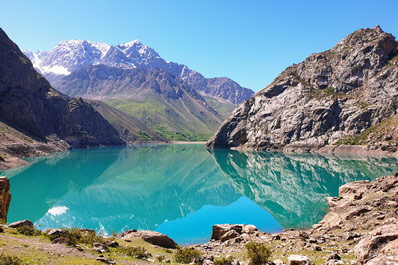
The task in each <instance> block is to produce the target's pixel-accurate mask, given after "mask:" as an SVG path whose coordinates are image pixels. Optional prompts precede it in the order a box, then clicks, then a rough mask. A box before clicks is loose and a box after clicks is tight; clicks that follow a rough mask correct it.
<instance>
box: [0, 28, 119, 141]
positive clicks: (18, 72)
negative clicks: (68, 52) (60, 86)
mask: <svg viewBox="0 0 398 265" xmlns="http://www.w3.org/2000/svg"><path fill="white" fill-rule="evenodd" d="M0 95H1V97H0V121H1V122H4V123H5V124H7V125H8V126H11V127H12V128H15V129H17V130H19V131H21V132H23V133H24V134H27V135H29V136H31V137H33V138H34V139H38V140H40V141H42V142H47V141H59V140H64V141H65V142H67V143H68V144H69V145H71V146H73V147H87V146H98V145H120V144H123V141H122V140H120V138H119V135H118V132H117V131H116V130H115V129H114V128H113V127H112V126H111V125H110V124H109V123H108V122H107V121H106V120H105V119H104V118H103V117H102V116H101V115H100V114H99V113H98V112H96V111H95V110H94V109H93V108H92V107H91V106H90V105H89V104H88V103H86V102H84V101H83V100H81V99H74V98H70V97H67V96H65V95H62V94H60V93H58V92H57V91H56V90H54V89H53V88H52V87H51V86H50V84H49V83H48V82H47V80H46V79H45V78H44V77H42V76H41V75H40V74H38V73H37V72H36V71H35V70H34V68H33V65H32V63H31V62H30V61H29V59H28V58H27V57H26V56H25V55H24V54H23V53H22V52H21V51H20V50H19V48H18V46H17V45H16V44H15V43H13V42H12V41H11V40H10V39H9V38H8V37H7V35H6V34H5V33H4V31H2V30H1V29H0Z"/></svg>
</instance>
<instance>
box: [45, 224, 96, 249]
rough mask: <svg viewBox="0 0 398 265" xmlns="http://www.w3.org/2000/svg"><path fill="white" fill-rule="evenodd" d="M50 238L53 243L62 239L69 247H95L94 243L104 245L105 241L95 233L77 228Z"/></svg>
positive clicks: (66, 230)
mask: <svg viewBox="0 0 398 265" xmlns="http://www.w3.org/2000/svg"><path fill="white" fill-rule="evenodd" d="M49 238H50V240H51V241H53V240H54V239H56V238H62V239H63V241H64V243H65V244H67V245H68V246H76V245H77V244H89V245H93V244H94V243H104V239H103V238H102V237H101V236H97V234H96V233H95V232H94V231H91V230H83V231H82V230H79V229H77V228H70V229H65V230H64V231H63V233H62V234H61V235H51V236H49Z"/></svg>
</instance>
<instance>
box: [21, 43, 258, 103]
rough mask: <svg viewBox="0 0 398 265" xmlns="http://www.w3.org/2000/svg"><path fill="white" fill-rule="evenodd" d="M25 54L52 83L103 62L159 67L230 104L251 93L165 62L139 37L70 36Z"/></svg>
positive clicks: (225, 80)
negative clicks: (111, 40)
mask: <svg viewBox="0 0 398 265" xmlns="http://www.w3.org/2000/svg"><path fill="white" fill-rule="evenodd" d="M25 54H26V56H28V57H29V58H30V59H31V60H32V62H33V65H34V67H35V68H36V69H37V70H38V71H39V72H40V73H41V74H43V75H44V76H45V77H46V78H47V79H48V80H49V81H50V82H51V83H53V82H56V81H59V80H60V79H61V78H63V77H64V76H67V75H69V74H71V73H72V72H74V71H77V70H79V69H81V68H84V67H88V66H93V65H98V64H103V65H106V66H110V67H115V68H119V69H134V68H139V69H145V70H153V69H161V70H163V71H165V72H167V73H169V74H172V75H174V76H176V77H177V78H180V79H182V81H184V82H187V83H188V84H189V85H190V86H192V88H193V89H195V90H197V91H198V92H201V93H203V94H205V95H210V96H212V97H215V98H221V99H223V100H227V101H229V102H231V103H233V104H238V103H241V102H243V101H245V100H247V99H248V98H250V97H251V96H252V95H253V94H254V92H253V91H252V90H250V89H247V88H244V87H241V86H240V85H239V84H237V83H236V82H234V81H232V80H231V79H229V78H226V77H216V78H210V79H208V78H205V77H204V76H203V75H201V74H200V73H198V72H196V71H193V70H191V69H189V68H188V67H187V66H185V65H182V64H177V63H173V62H167V61H165V60H164V59H163V58H161V57H160V56H159V54H158V53H157V52H156V51H155V50H154V49H152V48H150V47H148V46H145V45H143V44H142V43H141V42H139V41H138V40H135V41H132V42H129V43H124V44H120V45H109V44H106V43H100V42H90V41H85V40H70V41H63V42H60V43H59V44H58V45H57V46H56V47H55V48H54V49H52V50H51V51H39V52H36V53H32V52H30V51H25Z"/></svg>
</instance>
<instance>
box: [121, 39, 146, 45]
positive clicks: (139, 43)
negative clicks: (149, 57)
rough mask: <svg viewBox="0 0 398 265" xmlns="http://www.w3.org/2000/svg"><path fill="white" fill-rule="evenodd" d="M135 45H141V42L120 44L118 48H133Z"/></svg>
mask: <svg viewBox="0 0 398 265" xmlns="http://www.w3.org/2000/svg"><path fill="white" fill-rule="evenodd" d="M135 45H142V42H140V41H139V40H137V39H135V40H133V41H130V42H126V43H122V44H120V45H119V46H124V47H131V46H135Z"/></svg>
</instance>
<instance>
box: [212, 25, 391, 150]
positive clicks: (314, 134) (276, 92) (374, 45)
mask: <svg viewBox="0 0 398 265" xmlns="http://www.w3.org/2000/svg"><path fill="white" fill-rule="evenodd" d="M397 54H398V42H397V41H396V40H395V37H394V36H393V35H391V34H389V33H385V32H383V31H382V29H381V28H380V27H379V26H377V27H376V28H367V29H361V30H358V31H356V32H354V33H352V34H351V35H349V36H348V37H346V38H345V39H343V40H342V41H340V42H339V43H338V44H337V45H336V46H335V47H333V48H332V49H330V50H327V51H325V52H321V53H316V54H312V55H310V56H309V57H308V58H307V59H305V60H304V61H303V62H302V63H299V64H294V65H292V66H290V67H288V68H287V69H286V70H285V71H283V72H282V73H281V74H280V75H279V76H278V77H277V78H276V79H275V80H274V81H273V82H272V83H271V84H270V85H268V86H267V87H266V88H264V89H263V90H261V91H260V92H258V93H257V94H256V95H254V96H253V97H252V98H251V99H249V100H248V101H246V102H244V103H242V104H241V105H240V106H239V107H238V108H236V109H235V110H234V112H233V114H232V115H231V116H230V117H229V118H228V119H227V120H226V121H225V122H224V123H223V125H222V126H221V127H220V129H219V130H218V132H217V133H216V134H215V135H214V136H213V138H212V139H210V140H209V142H208V144H207V146H208V147H210V148H213V147H226V148H232V147H239V148H248V149H267V150H281V149H296V148H300V149H303V148H304V149H306V150H310V149H314V148H319V147H322V146H325V145H336V144H365V145H369V148H379V147H382V148H389V149H390V151H392V152H394V151H396V150H397V143H398V133H397V130H396V128H397V127H396V126H397V124H398V116H397V112H398V111H397V109H398V56H397ZM385 132H386V133H385Z"/></svg>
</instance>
